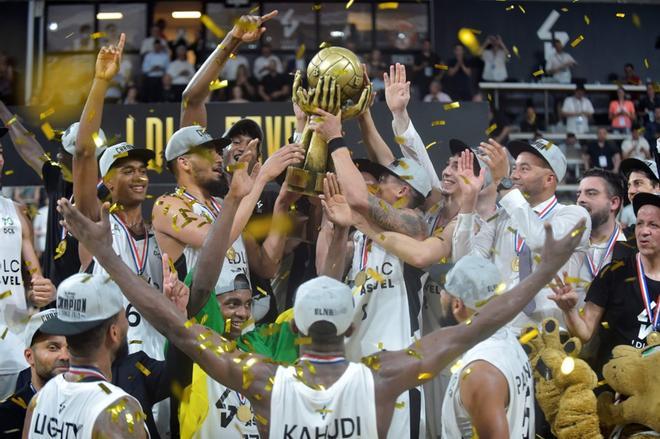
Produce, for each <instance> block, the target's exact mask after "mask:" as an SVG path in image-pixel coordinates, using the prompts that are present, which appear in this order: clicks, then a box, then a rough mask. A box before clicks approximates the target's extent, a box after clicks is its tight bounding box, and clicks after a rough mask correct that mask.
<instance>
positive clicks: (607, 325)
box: [600, 322, 610, 329]
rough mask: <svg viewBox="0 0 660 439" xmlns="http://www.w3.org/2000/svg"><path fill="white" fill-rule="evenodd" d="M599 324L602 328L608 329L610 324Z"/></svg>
mask: <svg viewBox="0 0 660 439" xmlns="http://www.w3.org/2000/svg"><path fill="white" fill-rule="evenodd" d="M600 324H601V325H603V328H605V329H610V324H609V323H608V322H601V323H600Z"/></svg>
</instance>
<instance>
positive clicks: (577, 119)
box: [561, 96, 594, 134]
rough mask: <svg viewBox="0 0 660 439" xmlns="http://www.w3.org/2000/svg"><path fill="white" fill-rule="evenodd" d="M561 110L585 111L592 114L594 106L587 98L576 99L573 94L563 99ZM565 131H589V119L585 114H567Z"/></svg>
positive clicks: (567, 111) (568, 111) (581, 132)
mask: <svg viewBox="0 0 660 439" xmlns="http://www.w3.org/2000/svg"><path fill="white" fill-rule="evenodd" d="M561 111H563V112H566V113H582V112H584V113H587V114H594V106H593V105H592V104H591V101H590V100H589V99H588V98H586V97H585V98H582V99H578V98H576V97H575V96H569V97H567V98H566V99H564V104H563V105H562V107H561ZM566 131H567V132H569V133H575V134H584V133H586V132H588V131H589V119H588V117H587V116H568V117H566Z"/></svg>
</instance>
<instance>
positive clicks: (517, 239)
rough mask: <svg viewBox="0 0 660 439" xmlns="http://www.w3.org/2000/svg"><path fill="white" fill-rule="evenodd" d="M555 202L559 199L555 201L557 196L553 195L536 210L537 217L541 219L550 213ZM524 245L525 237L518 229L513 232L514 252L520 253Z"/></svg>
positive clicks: (555, 205) (557, 202) (555, 204)
mask: <svg viewBox="0 0 660 439" xmlns="http://www.w3.org/2000/svg"><path fill="white" fill-rule="evenodd" d="M557 204H559V201H557V196H556V195H553V196H552V199H551V200H550V203H549V204H548V205H547V206H545V208H543V210H542V211H540V212H538V213H537V215H538V216H539V219H541V220H543V219H545V218H546V217H547V216H548V215H550V212H552V210H553V209H554V208H555V207H557ZM524 246H525V238H523V237H521V236H520V234H519V233H518V231H517V230H516V232H515V233H514V234H513V248H514V249H515V250H516V254H517V255H520V252H521V251H522V249H523V247H524Z"/></svg>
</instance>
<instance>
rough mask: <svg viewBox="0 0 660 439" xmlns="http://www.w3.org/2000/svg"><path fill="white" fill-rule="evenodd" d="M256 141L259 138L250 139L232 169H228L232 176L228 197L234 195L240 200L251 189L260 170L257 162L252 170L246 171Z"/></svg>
mask: <svg viewBox="0 0 660 439" xmlns="http://www.w3.org/2000/svg"><path fill="white" fill-rule="evenodd" d="M257 142H259V139H252V140H250V143H248V148H247V150H246V151H245V152H244V153H243V154H242V155H241V158H239V159H238V162H236V164H235V165H234V169H231V170H230V172H231V174H232V176H231V185H230V186H229V193H228V194H227V196H228V197H235V198H237V199H239V200H240V199H242V198H243V197H244V196H246V195H247V194H249V193H250V191H251V190H252V187H253V186H254V182H255V180H256V179H257V176H258V175H259V173H260V171H261V164H259V163H257V164H256V165H254V167H253V168H252V172H251V173H249V172H248V163H250V160H252V151H251V149H252V148H253V147H254V146H256V143H257Z"/></svg>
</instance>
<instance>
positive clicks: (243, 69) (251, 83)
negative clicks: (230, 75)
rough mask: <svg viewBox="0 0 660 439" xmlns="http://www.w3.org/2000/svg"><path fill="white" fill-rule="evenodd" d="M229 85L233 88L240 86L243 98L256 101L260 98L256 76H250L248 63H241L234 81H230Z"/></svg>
mask: <svg viewBox="0 0 660 439" xmlns="http://www.w3.org/2000/svg"><path fill="white" fill-rule="evenodd" d="M229 85H230V86H231V87H232V88H233V87H240V88H241V92H242V93H241V97H242V98H243V99H246V100H248V101H256V100H257V98H258V94H257V89H258V84H257V81H255V80H254V78H253V77H251V76H250V70H248V67H247V66H246V65H243V64H240V65H239V66H238V68H237V69H236V76H235V80H234V81H233V82H230V84H229Z"/></svg>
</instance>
